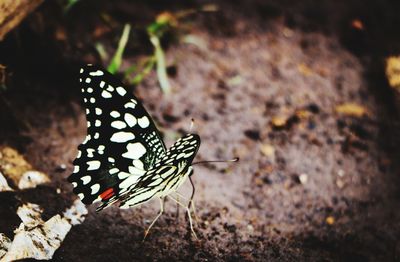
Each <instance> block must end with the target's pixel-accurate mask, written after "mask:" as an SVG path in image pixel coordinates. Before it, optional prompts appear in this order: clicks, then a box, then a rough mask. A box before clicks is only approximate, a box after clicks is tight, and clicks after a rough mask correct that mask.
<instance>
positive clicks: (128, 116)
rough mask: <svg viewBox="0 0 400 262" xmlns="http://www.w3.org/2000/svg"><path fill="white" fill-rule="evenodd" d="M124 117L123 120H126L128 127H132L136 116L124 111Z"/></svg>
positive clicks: (135, 121)
mask: <svg viewBox="0 0 400 262" xmlns="http://www.w3.org/2000/svg"><path fill="white" fill-rule="evenodd" d="M124 119H125V122H126V123H127V124H128V125H129V126H130V127H133V126H134V125H136V123H137V120H136V117H134V116H133V115H132V114H129V113H126V114H125V115H124Z"/></svg>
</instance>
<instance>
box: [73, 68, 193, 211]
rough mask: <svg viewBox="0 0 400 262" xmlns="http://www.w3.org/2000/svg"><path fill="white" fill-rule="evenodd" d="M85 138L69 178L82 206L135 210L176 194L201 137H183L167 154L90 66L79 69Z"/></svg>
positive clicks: (123, 95) (124, 94) (132, 102)
mask: <svg viewBox="0 0 400 262" xmlns="http://www.w3.org/2000/svg"><path fill="white" fill-rule="evenodd" d="M79 81H80V83H81V91H82V94H83V97H84V103H85V107H86V118H87V136H86V139H85V141H83V143H82V144H80V145H79V146H78V155H77V157H76V159H75V160H74V161H73V164H74V171H73V173H72V174H71V176H70V177H69V178H68V181H69V182H71V183H72V184H73V186H74V189H73V191H74V193H76V194H77V195H78V196H79V197H80V199H81V200H82V202H83V203H85V204H92V203H94V202H98V201H100V202H102V203H101V205H100V206H99V207H98V208H97V211H100V210H102V209H104V208H106V207H108V206H110V205H112V204H114V203H116V202H119V203H120V207H121V208H129V207H133V206H136V205H140V204H142V203H144V202H146V201H148V200H151V199H153V198H156V197H158V198H163V197H166V196H168V195H169V194H171V193H172V192H175V191H176V190H177V189H178V188H179V186H181V185H182V183H183V182H184V181H185V180H186V178H187V177H188V176H190V175H191V174H192V173H193V168H192V166H191V164H192V161H193V159H194V157H195V155H196V153H197V151H198V149H199V146H200V137H199V136H198V135H196V134H188V135H186V136H184V137H182V138H180V139H179V140H178V141H176V142H175V143H174V144H173V145H172V146H171V148H169V149H168V150H167V149H166V147H165V144H164V142H163V140H162V139H161V135H160V133H159V131H158V130H157V128H156V125H155V124H154V122H153V121H152V119H151V117H150V115H149V114H148V113H147V111H146V110H145V109H144V107H143V106H142V105H141V103H140V102H139V101H138V99H137V98H136V97H134V96H133V95H132V94H131V93H130V92H128V90H126V89H125V88H124V87H123V86H122V85H121V83H120V82H119V81H118V79H116V78H115V77H114V76H113V75H111V74H109V73H108V72H106V71H103V70H101V69H99V68H97V67H95V66H85V67H83V68H82V69H81V70H80V79H79Z"/></svg>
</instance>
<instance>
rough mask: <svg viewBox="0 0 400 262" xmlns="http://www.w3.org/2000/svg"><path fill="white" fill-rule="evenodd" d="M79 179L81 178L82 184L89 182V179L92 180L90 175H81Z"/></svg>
mask: <svg viewBox="0 0 400 262" xmlns="http://www.w3.org/2000/svg"><path fill="white" fill-rule="evenodd" d="M81 180H82V182H83V184H84V185H86V184H88V183H89V182H90V180H92V178H91V177H90V176H83V177H81Z"/></svg>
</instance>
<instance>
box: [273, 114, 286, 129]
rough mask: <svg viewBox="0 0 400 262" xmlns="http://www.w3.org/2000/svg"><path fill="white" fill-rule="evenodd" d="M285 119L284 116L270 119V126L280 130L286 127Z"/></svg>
mask: <svg viewBox="0 0 400 262" xmlns="http://www.w3.org/2000/svg"><path fill="white" fill-rule="evenodd" d="M286 121H287V117H284V116H274V117H273V118H272V119H271V124H272V126H273V127H276V128H281V127H284V126H285V125H286Z"/></svg>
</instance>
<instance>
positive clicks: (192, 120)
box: [189, 118, 194, 133]
mask: <svg viewBox="0 0 400 262" xmlns="http://www.w3.org/2000/svg"><path fill="white" fill-rule="evenodd" d="M193 127H194V118H192V119H191V120H190V128H189V133H190V132H192V129H193Z"/></svg>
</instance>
